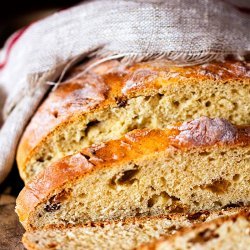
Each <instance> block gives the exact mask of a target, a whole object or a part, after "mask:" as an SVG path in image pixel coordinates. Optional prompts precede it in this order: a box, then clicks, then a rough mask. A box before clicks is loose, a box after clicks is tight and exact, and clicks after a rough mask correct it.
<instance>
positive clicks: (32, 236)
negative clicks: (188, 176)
mask: <svg viewBox="0 0 250 250" xmlns="http://www.w3.org/2000/svg"><path fill="white" fill-rule="evenodd" d="M241 210H242V209H230V210H222V211H218V212H213V213H212V212H209V211H204V212H199V213H196V214H188V215H184V214H175V215H169V216H160V217H137V218H131V219H126V220H122V221H107V222H103V223H90V224H89V225H77V226H75V227H65V228H51V229H47V230H36V231H32V232H26V233H25V234H24V236H23V239H22V241H23V243H24V245H25V247H26V248H27V249H28V250H48V249H54V250H72V249H74V250H77V249H79V250H80V249H88V250H96V249H110V250H132V249H134V248H137V247H139V246H140V245H141V244H146V243H149V242H150V241H152V240H153V239H159V238H160V236H162V235H170V234H173V233H175V232H176V231H177V230H179V229H180V228H182V227H188V226H192V225H193V224H195V223H200V222H204V221H210V220H212V219H214V218H218V217H221V216H226V215H231V214H235V213H237V212H238V211H241Z"/></svg>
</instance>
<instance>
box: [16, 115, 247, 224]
mask: <svg viewBox="0 0 250 250" xmlns="http://www.w3.org/2000/svg"><path fill="white" fill-rule="evenodd" d="M193 124H199V126H201V127H204V126H205V125H206V127H207V130H205V132H204V133H203V131H201V130H198V132H197V133H196V131H193ZM221 124H224V125H225V124H226V125H225V126H224V127H225V129H224V130H222V129H221ZM184 128H185V129H184ZM211 128H213V129H214V132H215V134H218V135H219V136H217V137H213V139H212V140H208V139H207V138H208V136H209V133H210V129H211ZM229 128H230V129H229ZM180 129H181V130H180ZM199 131H200V132H199ZM229 131H231V132H230V133H232V134H231V135H230V136H226V135H227V134H228V133H229ZM194 133H195V136H194ZM181 134H182V135H181ZM180 135H181V140H180V139H178V138H179V137H180ZM225 137H226V138H227V139H226V140H225V139H223V140H220V138H225ZM189 138H196V139H195V141H193V139H191V140H190V139H189ZM197 138H200V143H197ZM204 138H205V139H204ZM207 141H208V142H207ZM206 142H207V143H206ZM226 145H228V146H229V147H237V146H249V145H250V126H245V127H244V126H232V125H231V124H228V122H227V121H225V120H223V119H218V118H215V119H209V118H206V117H202V118H200V119H196V120H194V121H191V122H188V123H184V124H182V125H179V126H175V127H174V128H172V129H165V130H149V129H144V130H135V131H132V132H130V133H128V134H126V135H125V136H124V137H122V138H121V139H119V140H111V141H108V142H106V143H102V144H100V145H96V146H92V147H89V148H85V149H83V150H82V151H81V152H80V153H78V154H75V155H72V156H67V157H65V158H63V159H62V160H60V161H58V162H56V163H54V164H52V165H51V166H49V167H48V168H46V169H45V170H44V171H42V172H41V173H39V174H38V175H37V176H35V177H34V179H33V180H32V181H31V182H29V183H28V184H27V185H26V186H25V188H24V189H23V190H22V191H21V193H20V194H19V196H18V198H17V207H16V211H17V213H18V215H19V219H20V221H21V222H22V224H23V225H24V226H25V227H27V228H28V219H29V215H30V213H31V212H32V211H34V210H35V207H36V206H37V205H38V204H40V203H41V202H43V201H44V200H46V199H47V197H48V196H50V195H51V194H52V193H53V192H54V191H55V190H57V189H59V188H60V187H62V186H63V185H64V184H66V183H68V182H73V181H74V180H75V179H77V178H81V177H83V176H84V175H86V174H88V173H90V172H92V171H96V170H98V169H100V168H107V167H109V166H111V165H113V164H122V163H123V162H129V161H131V160H133V159H135V158H139V157H141V156H143V155H146V154H148V153H154V152H161V151H164V150H166V149H168V148H173V149H175V150H183V151H185V150H189V149H191V148H197V149H198V150H202V149H204V148H206V147H223V146H226Z"/></svg>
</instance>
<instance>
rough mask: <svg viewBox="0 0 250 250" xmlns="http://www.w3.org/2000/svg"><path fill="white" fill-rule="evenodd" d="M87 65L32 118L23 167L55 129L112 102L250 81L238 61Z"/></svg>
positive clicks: (24, 139)
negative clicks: (195, 84) (176, 88)
mask: <svg viewBox="0 0 250 250" xmlns="http://www.w3.org/2000/svg"><path fill="white" fill-rule="evenodd" d="M84 67H86V66H80V67H76V68H75V69H74V70H73V71H72V72H71V75H70V76H69V80H67V81H65V82H64V83H62V84H61V85H60V86H59V87H58V88H57V89H56V90H55V91H53V92H51V93H50V95H49V96H48V97H47V99H46V100H45V101H44V103H43V104H42V105H41V107H40V108H39V109H38V111H37V113H36V114H35V115H34V117H33V118H32V120H31V122H30V124H29V125H28V127H27V128H26V131H25V132H24V135H23V137H22V139H21V142H20V144H19V148H18V152H17V162H18V166H19V167H20V169H23V168H24V167H25V165H26V162H27V161H28V160H29V158H30V157H31V154H32V152H33V151H34V150H35V149H36V148H37V147H39V145H41V144H42V143H43V141H44V140H46V138H48V137H49V136H50V135H51V134H52V133H53V131H55V130H56V129H57V128H59V127H61V126H65V124H66V123H70V122H71V121H74V119H76V117H78V116H79V115H83V114H85V113H88V112H93V111H97V110H100V109H104V108H105V107H107V106H110V107H115V106H116V107H117V106H118V107H119V106H120V105H122V103H124V102H125V101H126V99H129V98H131V97H136V96H139V95H153V94H156V93H158V91H159V90H160V89H161V88H162V87H164V86H166V85H170V84H171V85H178V84H187V83H188V82H190V81H200V82H199V83H200V84H202V81H206V80H213V81H216V82H218V81H219V82H226V81H228V80H242V79H243V80H249V79H250V68H249V66H248V64H247V63H245V62H237V61H226V62H223V63H222V62H212V63H208V64H204V65H196V66H190V67H176V66H174V65H171V64H169V62H166V61H149V62H143V63H137V64H135V65H132V66H130V67H125V66H124V65H122V64H121V63H120V62H118V61H110V62H106V63H104V64H101V65H99V66H97V67H95V68H93V69H92V70H90V71H89V72H88V73H86V74H84V75H82V76H79V77H76V75H77V74H78V73H80V72H82V71H83V68H84ZM72 77H73V78H72Z"/></svg>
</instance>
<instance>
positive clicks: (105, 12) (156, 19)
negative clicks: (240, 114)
mask: <svg viewBox="0 0 250 250" xmlns="http://www.w3.org/2000/svg"><path fill="white" fill-rule="evenodd" d="M249 27H250V19H249V16H248V15H247V14H244V13H241V12H239V11H238V10H236V9H235V8H234V7H233V6H232V5H230V4H227V3H225V2H223V1H219V0H185V1H183V0H167V1H163V0H134V1H132V0H93V1H85V2H84V3H82V4H80V5H78V6H75V7H73V8H70V9H67V10H64V11H61V12H58V13H55V14H54V15H52V16H50V17H48V18H45V19H43V20H41V21H38V22H36V23H34V24H32V25H30V26H29V27H28V28H26V29H25V30H22V31H19V32H17V33H16V34H14V35H13V36H12V37H11V38H10V39H9V40H8V41H7V43H6V45H5V47H4V48H3V50H2V51H1V52H0V111H1V109H2V119H3V120H4V122H3V125H2V127H1V131H0V156H1V157H0V182H1V181H3V180H4V178H5V177H6V176H7V174H8V173H9V171H10V169H11V167H12V165H13V161H14V159H15V154H16V148H17V144H18V141H19V139H20V137H21V135H22V132H23V130H24V129H25V126H26V124H27V122H28V121H29V120H30V118H31V117H32V115H33V113H34V112H35V110H36V108H37V107H38V105H39V104H40V102H41V100H42V99H43V97H44V95H45V94H46V93H47V92H48V91H49V90H50V89H51V85H50V84H48V83H51V82H55V81H56V80H57V79H58V78H60V76H61V77H62V76H63V74H64V73H65V71H66V70H67V69H69V68H70V66H72V65H74V63H76V62H77V61H79V60H80V59H83V58H84V57H86V56H95V57H99V58H102V60H110V59H112V58H121V59H122V60H123V61H124V62H125V63H131V62H135V61H141V60H146V59H153V58H166V59H168V60H171V61H174V63H176V64H179V65H191V64H197V63H205V62H208V61H211V60H215V59H216V60H223V59H224V57H225V56H226V55H228V54H232V55H234V56H237V57H238V58H242V59H243V57H244V55H245V54H246V53H248V52H249V51H250V43H249V41H250V32H249ZM1 106H2V107H1Z"/></svg>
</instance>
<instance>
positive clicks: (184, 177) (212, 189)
mask: <svg viewBox="0 0 250 250" xmlns="http://www.w3.org/2000/svg"><path fill="white" fill-rule="evenodd" d="M249 152H250V126H233V125H232V124H231V123H229V122H228V121H226V120H224V119H219V118H215V119H209V118H206V117H203V118H200V119H196V120H193V121H191V122H187V123H184V124H180V125H179V126H175V127H173V128H172V129H165V130H149V129H144V130H135V131H132V132H130V133H128V134H126V135H125V136H124V137H122V138H121V139H118V140H111V141H108V142H106V143H102V144H99V145H95V146H92V147H90V148H85V149H83V150H82V151H81V152H80V153H77V154H74V155H71V156H67V157H65V158H63V159H61V160H60V161H58V162H56V163H53V164H52V165H50V166H48V167H47V168H46V169H45V170H44V171H42V172H41V173H40V174H38V175H37V176H35V177H34V179H33V180H32V181H31V182H29V183H28V184H26V186H25V187H24V189H23V190H22V191H21V193H20V194H19V197H18V198H17V207H16V211H17V213H18V215H19V218H20V221H21V223H22V224H23V225H24V227H25V228H26V229H31V228H33V229H37V228H43V227H44V226H46V225H47V226H49V225H58V224H62V225H66V224H77V223H85V222H89V221H102V220H109V219H122V218H126V217H132V216H138V215H159V214H167V213H174V212H197V211H200V210H210V209H220V208H222V207H225V206H228V205H230V204H232V203H233V204H235V203H239V204H242V205H248V204H250V192H249V191H250V190H249V180H250V155H249Z"/></svg>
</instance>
